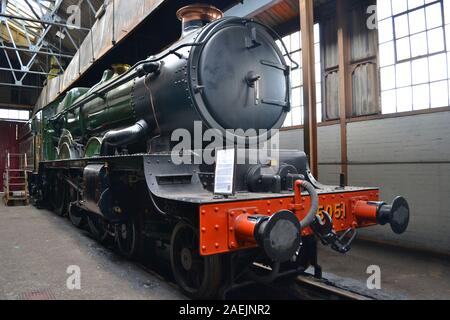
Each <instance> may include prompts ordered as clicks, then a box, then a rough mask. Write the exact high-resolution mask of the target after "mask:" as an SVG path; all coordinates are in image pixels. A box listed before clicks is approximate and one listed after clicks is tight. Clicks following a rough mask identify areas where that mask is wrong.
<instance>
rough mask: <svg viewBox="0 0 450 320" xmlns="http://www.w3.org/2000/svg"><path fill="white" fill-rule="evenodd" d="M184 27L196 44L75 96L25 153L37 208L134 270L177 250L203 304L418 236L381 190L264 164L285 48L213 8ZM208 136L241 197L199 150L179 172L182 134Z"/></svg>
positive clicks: (286, 96)
mask: <svg viewBox="0 0 450 320" xmlns="http://www.w3.org/2000/svg"><path fill="white" fill-rule="evenodd" d="M177 14H178V17H179V18H180V20H181V21H182V25H183V33H182V37H181V38H180V39H179V40H178V41H177V42H176V43H174V44H173V45H172V46H170V47H169V48H167V49H166V50H164V51H162V52H161V53H160V54H158V55H155V56H151V57H149V58H148V59H146V60H143V61H141V62H138V63H137V64H136V65H134V66H133V67H129V66H126V65H115V66H113V70H106V71H105V72H104V74H103V77H102V79H101V81H100V82H99V83H98V84H96V85H95V86H93V87H92V88H74V89H72V90H70V91H68V92H67V93H66V95H65V96H64V97H62V98H60V99H59V100H57V101H55V102H53V103H51V104H50V105H48V106H46V107H45V108H43V109H41V110H39V111H38V112H36V113H35V114H34V116H33V117H32V119H31V120H30V122H29V123H28V126H27V128H28V131H27V132H26V133H25V134H24V135H23V139H22V149H24V150H25V149H26V150H28V152H29V153H30V156H31V155H32V156H33V158H34V163H35V168H34V170H32V172H30V179H29V180H30V193H31V195H32V197H33V202H34V204H35V205H36V206H40V207H47V208H50V209H52V210H53V211H54V212H56V213H57V214H59V215H61V216H63V215H66V214H67V215H68V217H69V219H70V221H71V222H72V223H73V224H74V225H75V226H77V227H79V228H87V229H88V230H89V231H90V233H91V234H92V236H93V237H95V238H96V239H97V240H98V241H100V242H110V243H111V242H112V241H114V244H115V246H116V248H117V250H118V251H119V252H120V253H121V254H122V255H123V256H125V257H128V258H133V257H137V256H139V255H140V254H141V253H142V251H143V250H144V243H147V242H151V243H154V244H155V247H158V248H160V249H167V250H166V251H167V252H168V255H169V257H170V265H171V269H172V272H173V276H174V278H175V280H176V282H177V284H178V285H179V287H180V288H181V290H182V291H183V292H184V293H185V294H186V295H187V296H189V297H191V298H196V299H203V298H212V297H216V296H217V294H218V293H219V292H223V290H226V289H227V288H232V287H234V286H237V285H239V284H240V283H243V282H246V281H248V280H251V281H262V282H269V281H273V280H274V279H277V278H278V277H280V276H295V275H297V274H299V273H301V272H303V271H304V270H306V269H307V268H308V267H310V266H313V267H314V270H315V275H316V276H317V277H320V276H321V268H320V266H319V264H318V261H317V242H318V240H320V242H322V243H323V244H324V245H330V246H331V247H332V248H333V249H334V250H337V251H338V252H341V253H346V252H347V251H348V250H349V249H350V245H351V242H352V241H353V239H354V238H355V236H356V230H357V229H358V228H362V227H368V226H372V225H376V224H381V225H384V224H388V223H389V224H390V225H391V227H392V229H393V231H394V232H396V233H403V232H404V231H405V230H406V228H407V225H408V221H409V207H408V203H407V202H406V200H405V199H404V198H402V197H397V198H396V199H395V200H394V202H393V203H392V204H391V205H388V204H386V203H385V202H381V201H380V200H379V189H377V188H356V187H346V186H343V185H342V186H337V187H336V186H325V185H322V184H320V183H319V182H317V181H316V180H315V179H314V177H313V176H312V175H311V172H310V170H309V167H308V159H307V156H306V154H305V153H303V152H300V151H295V150H277V152H276V154H277V157H272V156H271V155H264V156H262V157H261V158H259V159H258V161H257V163H254V162H252V161H251V159H250V158H251V156H250V154H251V153H252V151H258V148H260V147H261V145H260V144H256V145H257V147H256V149H252V148H254V147H253V146H255V144H254V143H253V142H255V141H260V138H262V137H263V136H264V137H265V139H266V141H270V138H272V137H271V132H272V130H273V129H279V128H281V126H282V125H283V123H284V120H285V118H286V115H287V113H288V112H289V111H290V71H291V68H290V67H289V66H288V63H287V61H286V58H285V56H284V54H283V52H282V49H283V48H282V49H280V48H279V46H278V45H277V44H276V41H275V40H277V39H279V36H278V35H277V34H276V33H275V32H274V31H273V30H272V29H270V28H269V27H267V26H265V25H262V24H260V23H258V22H256V21H253V20H248V19H242V18H233V17H227V18H224V17H223V15H222V13H221V12H220V11H219V10H218V9H216V8H214V7H211V6H207V5H194V6H187V7H184V8H182V9H180V10H179V11H178V13H177ZM284 49H285V48H284ZM287 57H288V58H289V55H287ZM195 124H200V127H201V129H202V130H203V129H209V130H213V132H214V133H216V134H218V135H219V136H222V137H224V138H223V140H222V141H219V145H220V146H221V147H222V148H223V149H226V150H232V153H231V154H232V156H231V160H232V161H231V162H230V163H231V169H232V170H231V171H230V172H229V173H228V174H225V178H228V179H229V180H230V181H231V184H230V185H229V186H231V188H232V190H226V191H231V192H229V193H228V192H217V187H218V183H221V182H218V181H219V176H218V175H219V173H218V172H219V171H220V168H218V167H219V164H218V162H217V164H216V163H215V162H213V163H207V162H206V161H204V159H203V158H202V157H201V154H203V153H204V151H205V150H209V151H211V153H212V154H213V155H214V157H218V156H219V153H220V148H216V147H214V148H211V147H208V146H207V145H206V144H205V143H203V142H202V143H200V144H198V143H197V142H195V141H193V144H194V146H196V148H192V150H191V149H189V150H185V149H183V148H182V149H180V150H178V151H177V152H176V154H178V155H182V156H183V158H182V159H184V160H183V161H182V162H181V163H175V161H174V151H173V150H174V147H175V143H174V141H172V140H173V133H174V132H175V131H176V130H180V129H183V130H185V132H188V133H192V134H195V132H196V130H197V129H198V128H196V125H195ZM230 129H233V131H230ZM236 129H240V130H236ZM249 130H250V131H251V130H254V131H255V132H256V134H254V135H249V134H246V132H248V131H249ZM262 131H264V132H266V133H265V134H260V132H262ZM239 139H240V140H241V141H244V144H243V146H242V145H241V146H240V147H236V143H235V142H236V141H237V140H239ZM230 141H231V142H230ZM269 144H270V142H269ZM239 151H244V152H239ZM233 157H234V159H233ZM220 174H222V173H220Z"/></svg>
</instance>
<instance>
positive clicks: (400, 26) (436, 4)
mask: <svg viewBox="0 0 450 320" xmlns="http://www.w3.org/2000/svg"><path fill="white" fill-rule="evenodd" d="M377 6H378V38H379V63H380V85H381V104H382V112H383V113H384V114H388V113H395V112H405V111H412V110H422V109H429V108H438V107H445V106H448V105H449V78H450V65H449V62H450V51H448V50H449V49H450V38H449V35H450V0H395V1H394V0H378V2H377Z"/></svg>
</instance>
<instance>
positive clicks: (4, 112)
mask: <svg viewBox="0 0 450 320" xmlns="http://www.w3.org/2000/svg"><path fill="white" fill-rule="evenodd" d="M29 118H30V112H29V111H25V110H14V109H0V119H2V120H28V119H29Z"/></svg>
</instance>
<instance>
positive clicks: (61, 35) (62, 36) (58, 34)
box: [56, 31, 66, 40]
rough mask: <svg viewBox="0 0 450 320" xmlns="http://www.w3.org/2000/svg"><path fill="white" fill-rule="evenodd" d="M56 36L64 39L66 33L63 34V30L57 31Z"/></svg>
mask: <svg viewBox="0 0 450 320" xmlns="http://www.w3.org/2000/svg"><path fill="white" fill-rule="evenodd" d="M56 36H57V37H58V38H61V39H62V40H64V38H65V37H66V35H65V34H63V33H61V32H59V31H58V32H56Z"/></svg>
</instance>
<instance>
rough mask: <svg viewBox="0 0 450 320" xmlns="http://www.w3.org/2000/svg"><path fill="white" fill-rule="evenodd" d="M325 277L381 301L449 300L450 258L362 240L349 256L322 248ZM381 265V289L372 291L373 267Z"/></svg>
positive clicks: (320, 253) (321, 256) (321, 254)
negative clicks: (371, 272) (371, 269)
mask: <svg viewBox="0 0 450 320" xmlns="http://www.w3.org/2000/svg"><path fill="white" fill-rule="evenodd" d="M319 263H320V265H322V266H323V269H324V276H325V277H326V278H329V279H331V280H333V281H335V280H336V283H339V285H341V286H343V287H348V288H351V289H353V288H355V289H356V290H357V291H358V292H363V293H367V294H368V295H370V296H374V297H377V298H381V299H412V300H449V299H450V259H449V258H446V257H438V256H436V255H433V254H425V253H421V252H413V251H410V250H404V249H401V248H396V247H390V246H385V245H381V244H376V243H371V242H366V241H359V242H356V243H355V244H354V245H353V247H352V250H351V251H350V252H349V253H347V254H346V255H341V254H339V253H336V252H334V251H332V250H331V249H329V248H326V247H321V249H320V251H319ZM374 265H375V266H379V267H380V271H381V290H376V289H375V290H368V289H367V280H368V278H369V276H370V274H368V273H367V268H368V267H369V266H374Z"/></svg>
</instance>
